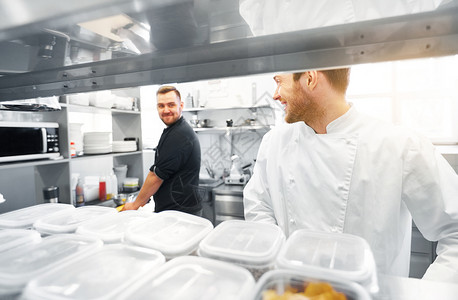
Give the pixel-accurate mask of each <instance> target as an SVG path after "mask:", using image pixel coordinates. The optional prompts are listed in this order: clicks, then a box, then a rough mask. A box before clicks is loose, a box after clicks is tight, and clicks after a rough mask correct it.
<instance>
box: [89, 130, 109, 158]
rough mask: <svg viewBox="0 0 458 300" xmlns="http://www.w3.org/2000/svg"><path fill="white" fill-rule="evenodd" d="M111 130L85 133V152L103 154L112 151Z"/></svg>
mask: <svg viewBox="0 0 458 300" xmlns="http://www.w3.org/2000/svg"><path fill="white" fill-rule="evenodd" d="M112 141H113V138H112V133H111V132H86V133H85V134H84V154H103V153H110V152H112V150H113V149H112Z"/></svg>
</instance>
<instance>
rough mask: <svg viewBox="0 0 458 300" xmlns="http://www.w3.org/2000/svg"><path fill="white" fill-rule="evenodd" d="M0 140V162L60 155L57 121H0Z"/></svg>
mask: <svg viewBox="0 0 458 300" xmlns="http://www.w3.org/2000/svg"><path fill="white" fill-rule="evenodd" d="M0 141H1V143H0V162H11V161H21V160H31V159H43V158H56V157H59V156H60V153H59V124H58V123H53V122H0Z"/></svg>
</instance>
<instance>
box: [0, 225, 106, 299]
mask: <svg viewBox="0 0 458 300" xmlns="http://www.w3.org/2000/svg"><path fill="white" fill-rule="evenodd" d="M101 246H102V241H100V240H99V239H95V238H91V237H84V236H78V235H67V234H61V235H55V236H49V237H46V238H43V239H42V241H41V242H39V243H34V244H26V245H23V246H22V247H20V248H19V249H16V250H15V251H7V252H5V253H2V255H1V256H0V299H3V298H5V297H7V296H11V295H15V294H18V293H20V292H21V291H22V289H23V287H24V286H25V285H26V284H27V282H28V281H30V280H32V279H34V278H36V277H37V276H40V275H42V274H44V273H45V272H47V271H50V270H52V269H54V268H57V267H58V266H60V265H61V264H63V263H64V262H65V261H71V260H73V259H76V258H78V257H85V256H87V255H90V254H91V253H92V252H93V251H95V250H96V249H97V248H99V247H101Z"/></svg>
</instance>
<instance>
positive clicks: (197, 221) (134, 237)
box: [125, 211, 213, 259]
mask: <svg viewBox="0 0 458 300" xmlns="http://www.w3.org/2000/svg"><path fill="white" fill-rule="evenodd" d="M212 229H213V224H212V223H211V222H210V221H209V220H207V219H204V218H201V217H197V216H194V215H191V214H187V213H183V212H179V211H163V212H160V213H156V214H154V216H153V217H151V218H148V219H147V220H146V221H142V222H141V223H138V224H135V226H130V227H129V228H128V229H127V231H126V235H125V239H126V241H127V242H129V243H132V244H135V245H138V246H142V247H147V248H151V249H156V250H159V251H161V252H162V253H163V254H164V255H165V257H166V258H168V259H170V258H173V257H176V256H181V255H188V254H190V253H192V252H193V251H195V250H197V246H198V245H199V242H200V241H201V240H202V239H203V238H204V237H205V236H206V235H207V234H208V233H209V232H210V231H211V230H212Z"/></svg>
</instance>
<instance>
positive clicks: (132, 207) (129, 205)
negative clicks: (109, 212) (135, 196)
mask: <svg viewBox="0 0 458 300" xmlns="http://www.w3.org/2000/svg"><path fill="white" fill-rule="evenodd" d="M137 209H138V207H137V206H136V205H135V202H128V203H126V204H124V207H123V208H122V210H121V211H125V210H137Z"/></svg>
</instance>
